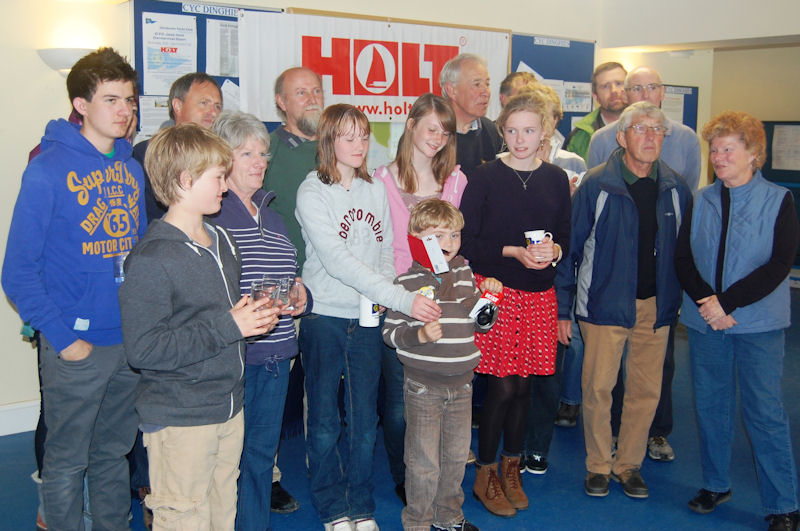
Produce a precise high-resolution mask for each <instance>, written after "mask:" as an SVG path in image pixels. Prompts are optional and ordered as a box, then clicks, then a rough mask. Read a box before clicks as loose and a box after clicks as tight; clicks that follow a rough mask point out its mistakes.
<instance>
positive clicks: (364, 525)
mask: <svg viewBox="0 0 800 531" xmlns="http://www.w3.org/2000/svg"><path fill="white" fill-rule="evenodd" d="M353 523H354V524H355V530H356V531H380V529H379V528H378V522H376V521H375V519H374V518H360V519H358V520H356V521H355V522H353Z"/></svg>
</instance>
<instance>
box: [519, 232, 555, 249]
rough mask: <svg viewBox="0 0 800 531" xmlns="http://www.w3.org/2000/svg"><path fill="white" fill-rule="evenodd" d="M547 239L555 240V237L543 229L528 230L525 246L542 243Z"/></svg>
mask: <svg viewBox="0 0 800 531" xmlns="http://www.w3.org/2000/svg"><path fill="white" fill-rule="evenodd" d="M545 237H548V238H550V239H551V240H552V239H553V235H552V234H551V233H549V232H547V231H545V230H543V229H540V230H526V231H525V245H531V244H537V243H542V242H543V241H544V239H545Z"/></svg>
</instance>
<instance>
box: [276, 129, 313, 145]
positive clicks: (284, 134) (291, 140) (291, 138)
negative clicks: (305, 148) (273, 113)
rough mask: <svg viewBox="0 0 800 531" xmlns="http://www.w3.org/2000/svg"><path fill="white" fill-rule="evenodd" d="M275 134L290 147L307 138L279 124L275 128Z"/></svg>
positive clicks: (306, 140) (305, 140)
mask: <svg viewBox="0 0 800 531" xmlns="http://www.w3.org/2000/svg"><path fill="white" fill-rule="evenodd" d="M275 134H276V135H278V138H279V139H280V140H281V141H282V142H283V143H284V144H286V145H288V146H289V147H290V148H292V149H294V148H296V147H297V146H299V145H300V144H302V143H304V142H308V139H307V138H303V137H302V136H297V135H296V134H294V133H290V132H289V131H288V130H287V129H286V126H283V125H282V126H280V127H279V128H277V129H276V130H275Z"/></svg>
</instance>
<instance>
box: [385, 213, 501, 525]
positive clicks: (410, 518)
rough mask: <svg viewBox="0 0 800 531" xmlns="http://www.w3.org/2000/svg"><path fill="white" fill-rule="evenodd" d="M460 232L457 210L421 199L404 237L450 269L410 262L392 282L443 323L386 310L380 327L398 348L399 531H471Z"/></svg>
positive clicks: (491, 286) (491, 284)
mask: <svg viewBox="0 0 800 531" xmlns="http://www.w3.org/2000/svg"><path fill="white" fill-rule="evenodd" d="M463 227H464V217H463V216H462V215H461V212H459V211H458V209H457V208H456V207H454V206H453V205H451V204H450V203H448V202H447V201H442V200H440V199H428V200H425V201H422V202H420V203H419V204H418V205H417V206H416V207H415V208H414V210H413V211H412V212H411V219H410V220H409V224H408V232H409V234H410V235H411V236H414V237H417V238H423V237H425V236H429V235H431V234H433V235H435V236H436V238H437V240H438V242H439V246H440V247H441V249H442V254H443V255H444V259H445V260H446V261H447V262H448V265H449V267H450V270H449V271H447V272H444V273H441V274H435V273H434V272H433V271H432V270H431V269H429V268H428V267H426V266H424V265H422V264H421V263H420V261H418V260H417V259H416V257H415V260H414V261H413V263H412V264H411V268H410V269H409V270H408V272H407V273H405V274H403V275H400V276H398V277H397V278H396V279H395V283H396V284H400V285H402V286H403V287H404V288H406V289H407V290H409V291H417V292H419V293H422V294H423V295H427V296H429V297H432V298H433V299H434V300H435V301H436V302H437V303H438V304H439V306H440V307H441V308H442V317H441V318H440V319H439V320H438V321H433V322H431V323H427V324H424V323H422V322H421V321H417V320H415V319H413V318H412V317H409V316H407V315H405V314H402V313H399V312H396V311H390V312H389V313H388V315H387V317H386V322H385V324H384V327H383V338H384V341H386V343H387V344H389V345H391V346H393V347H395V348H396V349H397V356H398V358H399V359H400V362H401V363H402V364H403V373H404V377H405V383H404V395H405V416H406V438H405V456H404V459H405V463H406V496H407V501H408V505H407V506H406V507H405V508H404V509H403V512H402V516H401V518H402V522H403V529H405V530H412V529H413V530H416V529H425V530H427V529H430V526H431V525H433V527H434V529H439V530H454V531H473V530H477V527H475V526H474V525H473V524H471V523H469V522H468V521H466V520H465V519H464V513H463V512H462V510H461V505H462V504H463V502H464V492H463V490H462V489H461V482H462V480H463V479H464V466H465V464H466V462H467V454H468V453H469V444H470V438H471V437H470V435H471V434H470V425H471V416H472V375H473V373H472V371H473V369H474V368H475V367H476V366H477V365H478V360H479V359H480V355H481V354H480V351H479V350H478V349H477V347H476V346H475V344H474V341H473V337H474V332H475V322H474V321H473V319H472V318H471V317H469V312H470V310H471V309H472V307H473V306H474V305H475V303H476V302H477V300H478V299H479V298H480V292H479V291H478V289H477V287H476V286H475V279H474V278H473V276H472V271H471V270H470V268H469V266H468V265H467V264H466V262H465V260H464V258H463V257H461V256H459V255H458V250H459V248H460V247H461V229H462V228H463ZM412 254H413V253H412ZM423 261H425V260H423ZM502 289H503V285H502V284H501V283H500V281H498V280H497V279H494V278H487V279H486V280H484V281H483V283H482V284H481V290H488V291H491V292H495V293H499V292H501V291H502Z"/></svg>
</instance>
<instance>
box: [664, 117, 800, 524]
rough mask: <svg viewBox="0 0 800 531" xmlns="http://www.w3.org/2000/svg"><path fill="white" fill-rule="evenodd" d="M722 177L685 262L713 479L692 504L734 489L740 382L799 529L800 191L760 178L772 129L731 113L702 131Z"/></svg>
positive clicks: (768, 504) (682, 257)
mask: <svg viewBox="0 0 800 531" xmlns="http://www.w3.org/2000/svg"><path fill="white" fill-rule="evenodd" d="M703 138H704V139H705V140H706V141H707V142H708V143H709V158H710V160H711V164H712V166H713V167H714V172H715V173H716V176H717V180H716V182H714V183H713V184H712V185H710V186H707V187H705V188H703V189H701V190H700V191H698V192H697V193H696V196H695V202H694V209H693V211H692V213H691V214H690V216H689V218H688V219H687V220H686V221H687V222H686V223H684V225H683V229H682V230H681V233H680V236H679V239H678V248H677V250H676V253H675V264H676V269H677V273H678V278H679V280H680V282H681V284H682V286H683V289H684V290H685V293H684V297H683V305H682V307H681V320H682V321H683V323H684V324H686V327H687V328H688V331H689V350H690V355H691V363H692V377H693V384H694V396H695V408H696V410H697V421H698V425H699V427H700V442H701V463H702V466H703V488H702V489H701V490H700V491H699V492H698V494H697V496H696V497H695V498H693V499H692V500H691V501H689V508H690V509H692V510H693V511H696V512H698V513H703V514H704V513H710V512H711V511H713V510H714V508H715V507H716V506H717V505H719V504H720V503H724V502H726V501H728V500H729V499H730V497H731V486H730V477H729V469H730V459H731V442H732V439H733V426H734V408H735V406H736V380H737V379H738V381H739V393H740V395H741V404H742V414H743V417H744V423H745V426H746V428H747V432H748V434H749V436H750V442H751V444H752V447H753V452H754V454H755V460H756V467H757V471H758V480H759V486H760V489H761V504H762V508H763V510H764V512H765V513H766V514H768V516H767V520H769V521H770V526H769V529H770V530H773V529H775V530H777V529H787V530H796V529H797V527H798V512H797V508H798V503H797V500H798V496H797V469H796V466H795V462H794V458H793V456H792V440H791V434H790V432H789V422H788V419H787V417H786V412H785V411H784V408H783V403H782V400H781V376H782V373H783V356H784V329H785V328H786V327H788V326H789V314H790V298H789V270H790V269H791V266H792V262H793V260H794V257H795V253H796V251H797V244H798V234H800V228H798V220H797V214H796V212H795V208H794V202H793V198H792V194H791V193H790V192H789V190H787V189H786V188H783V187H781V186H778V185H776V184H773V183H770V182H768V181H766V180H765V179H764V177H763V176H762V175H761V171H760V168H761V165H762V164H763V163H764V159H765V158H766V136H765V134H764V126H763V125H762V124H761V122H760V121H758V120H757V119H756V118H754V117H752V116H750V115H748V114H746V113H743V112H732V111H726V112H724V113H722V114H720V115H718V116H716V117H714V118H713V119H712V120H711V121H710V122H709V123H708V124H706V126H705V128H704V129H703Z"/></svg>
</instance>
